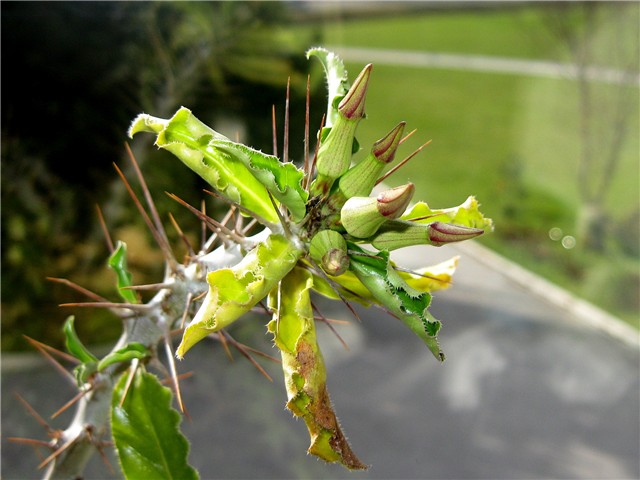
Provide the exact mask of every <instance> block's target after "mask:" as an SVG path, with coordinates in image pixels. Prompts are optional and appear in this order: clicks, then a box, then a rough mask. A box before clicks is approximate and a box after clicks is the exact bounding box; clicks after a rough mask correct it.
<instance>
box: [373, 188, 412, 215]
mask: <svg viewBox="0 0 640 480" xmlns="http://www.w3.org/2000/svg"><path fill="white" fill-rule="evenodd" d="M415 190H416V189H415V187H414V185H413V183H411V182H409V183H407V184H406V185H401V186H399V187H395V188H392V189H390V190H385V191H384V192H381V193H380V194H378V197H377V198H376V200H377V202H378V203H377V206H378V211H379V212H380V213H381V214H382V215H384V216H385V217H386V218H389V219H391V218H398V217H400V216H401V215H402V214H403V213H404V211H405V210H406V209H407V207H408V206H409V202H411V199H412V198H413V193H414V192H415Z"/></svg>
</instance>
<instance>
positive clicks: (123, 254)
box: [107, 240, 139, 303]
mask: <svg viewBox="0 0 640 480" xmlns="http://www.w3.org/2000/svg"><path fill="white" fill-rule="evenodd" d="M107 263H108V265H109V267H110V268H111V269H112V270H113V271H114V272H116V275H117V277H118V293H119V294H120V297H122V299H123V300H124V301H125V302H127V303H138V301H139V300H138V297H137V295H136V294H135V292H134V291H133V290H127V289H126V288H124V287H130V286H131V279H132V277H131V273H130V272H129V270H128V269H127V244H126V243H124V242H122V241H120V240H118V243H117V244H116V248H115V250H114V251H113V253H112V254H111V255H110V256H109V260H108V262H107Z"/></svg>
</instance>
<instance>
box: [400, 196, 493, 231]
mask: <svg viewBox="0 0 640 480" xmlns="http://www.w3.org/2000/svg"><path fill="white" fill-rule="evenodd" d="M479 207H480V204H479V203H478V201H477V200H476V198H475V197H474V196H470V197H468V198H467V199H466V200H465V202H464V203H462V204H461V205H458V206H457V207H452V208H442V209H436V210H433V209H431V208H430V207H429V205H427V203H426V202H418V203H416V204H415V205H414V206H413V207H411V208H410V209H409V210H408V211H407V212H405V214H404V215H402V217H400V219H401V220H410V221H413V222H416V223H433V222H444V223H453V224H454V225H461V226H463V227H471V228H479V229H482V230H485V231H492V230H493V221H492V220H491V219H490V218H486V217H485V216H484V215H483V214H482V213H481V212H480V209H479ZM416 219H417V220H416Z"/></svg>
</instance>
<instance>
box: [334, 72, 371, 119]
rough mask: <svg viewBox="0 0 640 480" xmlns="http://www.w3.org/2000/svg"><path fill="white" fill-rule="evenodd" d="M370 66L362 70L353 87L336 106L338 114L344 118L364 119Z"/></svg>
mask: <svg viewBox="0 0 640 480" xmlns="http://www.w3.org/2000/svg"><path fill="white" fill-rule="evenodd" d="M372 68H373V65H372V64H369V65H367V66H366V67H364V68H363V69H362V71H361V72H360V74H359V75H358V76H357V77H356V79H355V80H354V82H353V85H352V86H351V88H350V89H349V91H348V92H347V94H346V95H345V96H344V98H343V99H342V101H341V102H340V104H339V105H338V112H340V113H341V114H342V115H343V116H344V117H346V118H362V117H364V99H365V97H366V95H367V87H368V86H369V77H370V76H371V69H372Z"/></svg>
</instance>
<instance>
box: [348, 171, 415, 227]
mask: <svg viewBox="0 0 640 480" xmlns="http://www.w3.org/2000/svg"><path fill="white" fill-rule="evenodd" d="M414 190H415V188H414V186H413V183H407V184H406V185H402V186H400V187H396V188H392V189H390V190H386V191H384V192H382V193H380V194H379V195H378V196H377V197H351V198H350V199H349V200H347V202H346V203H345V204H344V206H343V207H342V210H341V211H340V220H341V222H342V226H343V227H344V229H345V230H346V231H347V233H348V234H349V235H352V236H354V237H357V238H368V237H370V236H371V235H373V234H374V233H376V231H378V228H380V226H381V225H382V224H383V223H385V222H386V221H387V220H390V219H394V218H398V217H400V216H401V215H402V214H403V213H404V211H405V210H406V208H407V206H408V205H409V202H411V198H412V197H413V192H414Z"/></svg>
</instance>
